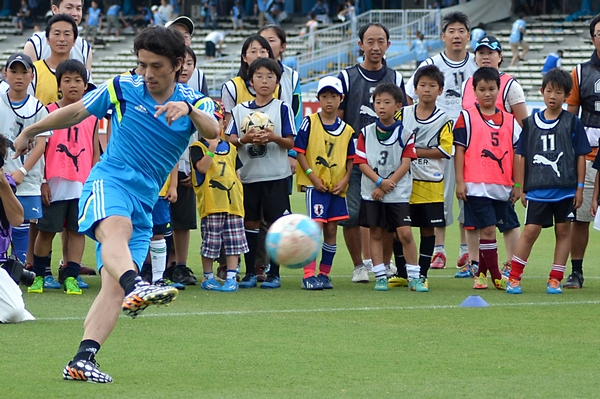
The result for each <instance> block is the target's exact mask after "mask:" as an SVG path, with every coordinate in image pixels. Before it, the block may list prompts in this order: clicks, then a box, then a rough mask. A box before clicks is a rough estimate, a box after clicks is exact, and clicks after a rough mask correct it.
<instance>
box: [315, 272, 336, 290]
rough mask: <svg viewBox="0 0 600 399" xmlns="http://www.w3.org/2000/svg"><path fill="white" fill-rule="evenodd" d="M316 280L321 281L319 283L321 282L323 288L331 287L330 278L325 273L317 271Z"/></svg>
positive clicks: (328, 288) (329, 288)
mask: <svg viewBox="0 0 600 399" xmlns="http://www.w3.org/2000/svg"><path fill="white" fill-rule="evenodd" d="M317 280H319V281H320V282H321V284H323V289H324V290H331V289H333V285H331V278H329V276H328V275H326V274H325V273H319V274H318V275H317Z"/></svg>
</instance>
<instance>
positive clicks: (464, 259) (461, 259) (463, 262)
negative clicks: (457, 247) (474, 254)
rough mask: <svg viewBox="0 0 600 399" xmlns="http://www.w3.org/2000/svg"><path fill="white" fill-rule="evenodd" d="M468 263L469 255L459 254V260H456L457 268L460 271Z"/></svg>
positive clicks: (466, 253)
mask: <svg viewBox="0 0 600 399" xmlns="http://www.w3.org/2000/svg"><path fill="white" fill-rule="evenodd" d="M467 263H469V253H468V252H465V253H463V254H459V255H458V259H457V260H456V268H457V269H460V268H461V267H463V266H464V265H466V264H467Z"/></svg>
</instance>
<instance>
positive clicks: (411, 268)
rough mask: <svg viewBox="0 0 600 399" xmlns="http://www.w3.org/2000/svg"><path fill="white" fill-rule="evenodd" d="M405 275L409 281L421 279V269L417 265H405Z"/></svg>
mask: <svg viewBox="0 0 600 399" xmlns="http://www.w3.org/2000/svg"><path fill="white" fill-rule="evenodd" d="M406 274H407V275H408V278H410V279H413V278H419V277H421V267H420V266H419V265H409V264H408V263H407V264H406Z"/></svg>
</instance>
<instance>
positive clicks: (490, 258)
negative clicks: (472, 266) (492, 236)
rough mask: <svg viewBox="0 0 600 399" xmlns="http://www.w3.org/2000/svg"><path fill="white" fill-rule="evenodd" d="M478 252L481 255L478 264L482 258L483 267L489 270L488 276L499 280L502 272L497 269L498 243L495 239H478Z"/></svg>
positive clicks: (493, 279)
mask: <svg viewBox="0 0 600 399" xmlns="http://www.w3.org/2000/svg"><path fill="white" fill-rule="evenodd" d="M479 254H480V256H481V258H480V259H479V264H481V263H482V260H483V262H484V263H485V267H486V268H487V269H488V271H489V272H490V276H492V281H496V280H500V279H501V278H502V274H501V273H500V270H499V269H498V245H497V244H496V240H481V239H480V240H479Z"/></svg>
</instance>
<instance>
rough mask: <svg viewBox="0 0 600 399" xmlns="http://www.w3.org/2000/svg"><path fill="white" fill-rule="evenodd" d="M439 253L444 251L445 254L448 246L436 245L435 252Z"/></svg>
mask: <svg viewBox="0 0 600 399" xmlns="http://www.w3.org/2000/svg"><path fill="white" fill-rule="evenodd" d="M437 253H443V254H444V255H446V248H445V247H444V245H443V244H442V245H436V246H434V247H433V254H434V255H435V254H437Z"/></svg>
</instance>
